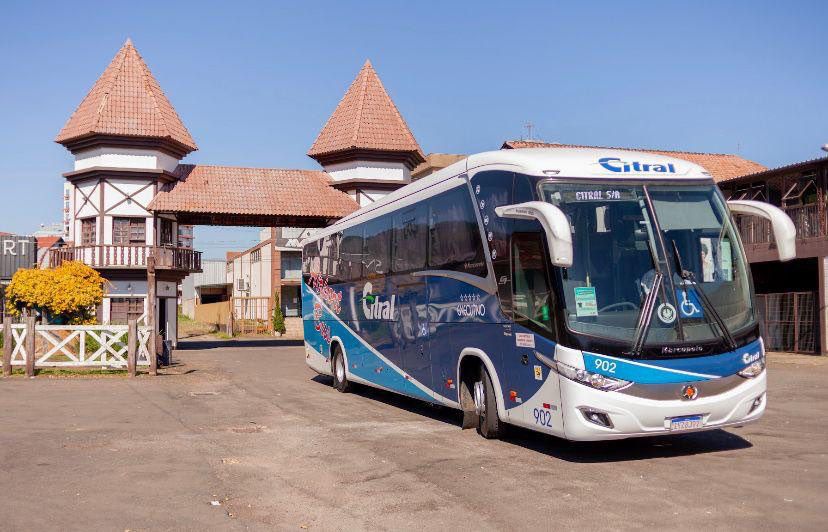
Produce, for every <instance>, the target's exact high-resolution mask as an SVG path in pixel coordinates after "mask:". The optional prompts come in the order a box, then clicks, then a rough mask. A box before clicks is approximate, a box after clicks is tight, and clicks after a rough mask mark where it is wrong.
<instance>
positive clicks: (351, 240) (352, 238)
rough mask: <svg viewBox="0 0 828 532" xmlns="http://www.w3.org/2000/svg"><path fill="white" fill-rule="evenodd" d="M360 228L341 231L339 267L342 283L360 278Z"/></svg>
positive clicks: (359, 226)
mask: <svg viewBox="0 0 828 532" xmlns="http://www.w3.org/2000/svg"><path fill="white" fill-rule="evenodd" d="M362 241H363V238H362V226H361V225H357V226H355V227H348V228H347V229H345V230H343V231H342V242H341V243H340V244H339V267H340V268H341V269H342V280H343V281H346V282H347V281H358V280H360V279H361V278H362Z"/></svg>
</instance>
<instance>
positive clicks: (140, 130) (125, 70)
mask: <svg viewBox="0 0 828 532" xmlns="http://www.w3.org/2000/svg"><path fill="white" fill-rule="evenodd" d="M101 137H104V138H106V139H107V141H108V142H112V141H115V142H116V143H118V144H121V145H129V142H130V139H132V140H136V141H138V142H139V144H138V145H141V144H140V140H144V141H146V139H150V140H153V141H155V143H156V144H158V145H163V146H165V147H166V148H168V149H170V150H172V151H173V152H177V153H178V154H179V155H181V156H183V155H185V154H187V153H189V152H191V151H194V150H197V149H198V147H197V146H196V143H195V141H194V140H193V138H192V137H191V136H190V132H189V131H187V128H186V127H185V126H184V123H183V122H182V121H181V118H180V117H179V116H178V113H176V112H175V109H174V108H173V106H172V104H171V103H170V101H169V100H168V99H167V97H166V96H164V91H162V90H161V87H160V86H159V85H158V82H157V81H156V80H155V78H154V77H153V76H152V73H151V72H150V69H149V67H147V65H146V63H144V60H143V59H142V58H141V55H140V54H139V53H138V51H137V50H136V49H135V47H134V46H133V45H132V41H131V40H129V39H127V41H126V42H125V43H124V45H123V46H122V47H121V49H120V50H119V51H118V53H117V54H116V55H115V58H114V59H113V60H112V62H111V63H110V64H109V66H108V67H106V70H104V72H103V74H101V77H99V78H98V81H96V82H95V85H94V86H93V87H92V90H90V91H89V94H87V95H86V97H85V98H84V99H83V101H82V102H81V103H80V105H79V106H78V108H77V109H75V112H74V113H72V116H70V117H69V120H68V121H67V122H66V125H65V126H63V129H61V130H60V133H58V136H57V138H56V139H55V141H56V142H59V143H60V144H63V145H64V146H66V147H67V148H69V149H70V150H73V151H74V150H75V149H82V148H84V147H88V146H93V145H95V144H96V143H97V144H100V143H102V142H104V141H103V140H101ZM104 143H106V142H104Z"/></svg>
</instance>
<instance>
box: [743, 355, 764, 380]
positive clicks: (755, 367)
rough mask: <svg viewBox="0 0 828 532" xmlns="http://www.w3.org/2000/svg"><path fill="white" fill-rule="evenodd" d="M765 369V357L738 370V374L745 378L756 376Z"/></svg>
mask: <svg viewBox="0 0 828 532" xmlns="http://www.w3.org/2000/svg"><path fill="white" fill-rule="evenodd" d="M764 370H765V359H764V358H763V359H761V360H757V361H756V362H754V363H752V364H751V365H749V366H748V367H746V368H745V369H743V370H742V371H740V372H739V376H741V377H744V378H746V379H752V378H754V377H758V376H759V375H760V374H761V373H762V372H763V371H764Z"/></svg>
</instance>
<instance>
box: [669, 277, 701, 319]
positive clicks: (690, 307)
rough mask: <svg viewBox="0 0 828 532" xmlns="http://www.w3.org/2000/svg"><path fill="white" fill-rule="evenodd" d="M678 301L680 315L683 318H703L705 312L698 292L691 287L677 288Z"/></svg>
mask: <svg viewBox="0 0 828 532" xmlns="http://www.w3.org/2000/svg"><path fill="white" fill-rule="evenodd" d="M676 295H677V296H678V297H677V298H676V299H677V300H678V302H679V313H680V314H681V317H682V318H702V317H704V311H703V310H702V304H701V301H700V300H699V295H698V294H697V293H696V290H695V289H694V288H692V287H690V286H686V285H685V286H680V287H676Z"/></svg>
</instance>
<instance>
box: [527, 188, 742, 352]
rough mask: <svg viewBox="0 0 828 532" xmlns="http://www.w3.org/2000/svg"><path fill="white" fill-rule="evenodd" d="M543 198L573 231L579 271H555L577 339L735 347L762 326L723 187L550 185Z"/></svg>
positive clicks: (575, 267) (574, 268)
mask: <svg viewBox="0 0 828 532" xmlns="http://www.w3.org/2000/svg"><path fill="white" fill-rule="evenodd" d="M541 192H542V196H543V199H544V200H545V201H548V202H550V203H552V204H554V205H556V206H557V207H559V208H560V209H561V210H562V211H563V212H564V213H565V214H566V215H567V217H568V218H569V221H570V226H571V230H572V241H573V247H574V261H573V264H572V266H571V267H569V268H559V269H557V270H558V275H559V281H560V282H559V286H560V287H561V291H562V294H560V300H561V301H563V302H564V303H565V310H564V313H565V323H566V326H567V327H568V328H569V330H570V331H572V332H573V333H575V334H580V335H588V336H592V337H600V338H606V339H610V340H614V341H621V342H629V343H633V342H636V341H638V342H641V343H642V345H647V346H656V345H664V344H669V343H679V342H694V343H698V342H711V341H716V340H722V341H723V338H724V337H728V338H731V339H732V336H731V334H732V333H733V332H735V331H738V330H741V329H744V328H745V327H747V326H749V325H753V324H754V323H755V318H754V311H753V308H752V302H751V290H752V288H751V284H750V275H749V272H748V270H747V265H746V264H745V261H744V255H743V253H742V249H741V247H740V241H739V239H738V238H737V236H736V234H735V231H734V228H733V226H732V224H731V221H730V217H729V216H728V213H727V210H726V208H725V202H724V200H723V199H722V197H721V195H720V193H719V192H718V189H717V188H716V187H715V185H680V186H674V185H628V184H619V185H616V184H608V183H601V184H577V185H576V184H565V183H544V184H542V185H541ZM651 292H653V293H652V294H651ZM647 308H651V309H652V310H651V311H650V312H649V314H650V316H646V314H647V312H646V309H647ZM648 318H649V319H648ZM722 326H724V327H725V328H726V329H727V330H726V331H722V330H721V327H722Z"/></svg>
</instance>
